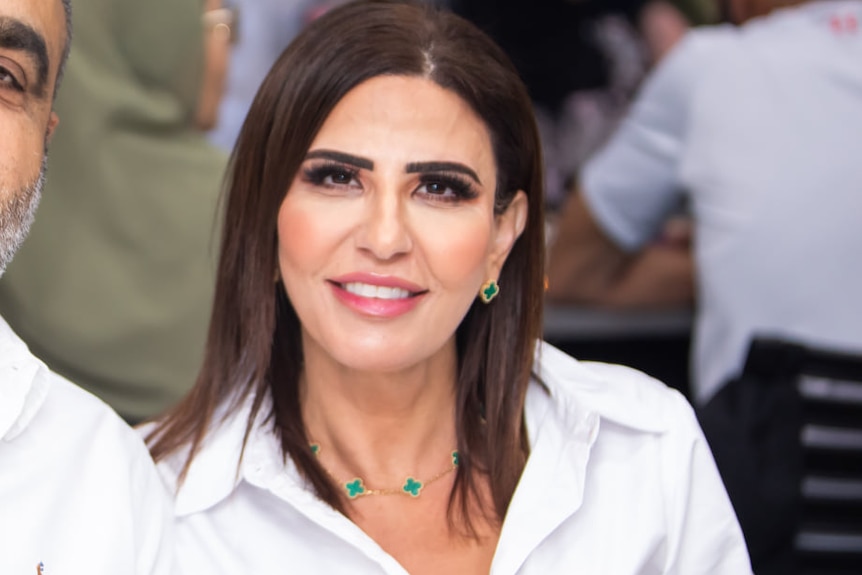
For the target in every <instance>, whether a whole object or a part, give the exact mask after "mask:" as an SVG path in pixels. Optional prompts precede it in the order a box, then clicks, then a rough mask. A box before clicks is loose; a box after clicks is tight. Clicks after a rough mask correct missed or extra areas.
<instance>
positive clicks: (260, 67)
mask: <svg viewBox="0 0 862 575" xmlns="http://www.w3.org/2000/svg"><path fill="white" fill-rule="evenodd" d="M232 4H233V5H234V6H235V7H236V8H238V10H239V13H240V14H241V15H242V17H241V18H239V22H238V23H237V25H238V33H237V41H236V44H235V45H234V49H233V50H232V51H231V55H230V66H229V69H228V75H227V81H226V86H225V93H224V98H223V99H222V103H221V109H220V112H219V121H218V125H217V126H215V128H214V129H213V130H212V132H210V134H209V139H210V141H211V142H212V143H213V144H215V145H217V146H218V147H220V148H222V149H224V150H228V151H229V150H231V149H232V148H233V146H234V143H235V142H236V138H237V135H238V134H239V130H240V128H241V127H242V122H243V120H245V115H246V114H247V113H248V109H249V106H251V101H252V100H253V99H254V95H255V94H256V93H257V89H258V87H259V86H260V83H261V82H262V81H263V79H264V77H265V76H266V73H267V72H268V71H269V69H270V67H271V66H272V64H273V62H275V60H276V58H278V55H279V54H281V52H282V51H283V50H284V49H285V47H287V45H288V43H289V42H290V41H291V40H292V39H293V37H294V36H295V35H296V34H297V33H298V32H299V31H300V30H301V29H302V27H303V26H304V25H305V23H306V22H307V21H308V19H309V18H310V17H311V16H312V15H313V13H314V11H315V10H316V9H318V8H319V7H320V6H323V5H324V2H323V1H322V0H233V2H232Z"/></svg>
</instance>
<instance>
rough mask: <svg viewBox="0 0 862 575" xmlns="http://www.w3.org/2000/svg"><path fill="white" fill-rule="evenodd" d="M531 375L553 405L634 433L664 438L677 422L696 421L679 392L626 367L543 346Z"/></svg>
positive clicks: (539, 350)
mask: <svg viewBox="0 0 862 575" xmlns="http://www.w3.org/2000/svg"><path fill="white" fill-rule="evenodd" d="M534 372H535V373H536V375H537V376H538V378H539V381H540V382H541V383H542V384H543V385H544V386H545V388H546V389H547V390H548V392H549V393H550V395H551V397H553V398H554V400H555V401H556V402H558V403H563V404H572V405H577V406H578V407H579V408H585V409H587V410H589V411H592V412H595V413H596V414H597V415H598V416H599V417H600V418H601V419H603V420H606V421H611V422H613V423H615V424H617V425H621V426H624V427H627V428H630V429H633V430H639V431H644V432H652V433H663V432H666V431H669V430H670V429H671V427H672V426H677V425H678V424H679V423H680V420H681V419H682V420H688V421H690V422H692V423H693V422H694V421H695V419H694V413H693V410H692V408H691V405H690V404H689V402H688V400H687V399H686V398H685V397H684V396H683V395H682V394H681V393H680V392H679V391H677V390H676V389H673V388H671V387H669V386H667V385H665V384H664V383H662V382H661V381H659V380H657V379H655V378H654V377H652V376H650V375H647V374H646V373H644V372H642V371H639V370H637V369H633V368H631V367H627V366H624V365H618V364H611V363H602V362H595V361H579V360H577V359H575V358H573V357H571V356H570V355H568V354H566V353H564V352H563V351H561V350H559V349H557V348H556V347H554V346H552V345H550V344H548V343H544V342H543V343H542V344H541V345H540V346H539V348H538V350H537V353H536V363H535V366H534Z"/></svg>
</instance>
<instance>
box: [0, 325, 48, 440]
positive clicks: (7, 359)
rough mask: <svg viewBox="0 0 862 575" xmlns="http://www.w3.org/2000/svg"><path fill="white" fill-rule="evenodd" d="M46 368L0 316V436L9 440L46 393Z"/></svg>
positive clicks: (25, 426)
mask: <svg viewBox="0 0 862 575" xmlns="http://www.w3.org/2000/svg"><path fill="white" fill-rule="evenodd" d="M47 373H48V368H47V367H45V364H43V363H42V362H41V361H39V360H38V359H37V358H36V357H35V356H34V355H33V354H32V353H30V350H29V349H27V346H26V344H24V342H23V341H21V339H20V338H19V337H18V336H17V335H15V332H13V331H12V328H10V327H9V325H8V324H7V323H6V322H5V320H3V318H2V317H0V438H2V440H3V441H12V440H13V439H15V438H16V437H17V436H18V435H20V434H21V433H22V432H23V431H24V430H25V429H26V428H27V426H28V425H29V424H30V421H31V420H32V419H33V417H34V416H35V415H36V413H37V412H38V411H39V408H40V407H41V406H42V403H43V402H44V401H45V397H46V396H47V394H48V377H47Z"/></svg>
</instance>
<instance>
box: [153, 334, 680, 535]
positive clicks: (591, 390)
mask: <svg viewBox="0 0 862 575" xmlns="http://www.w3.org/2000/svg"><path fill="white" fill-rule="evenodd" d="M536 359H537V362H536V365H537V366H538V367H539V369H538V374H539V377H540V379H541V381H542V383H543V384H544V386H541V385H539V384H536V383H534V384H532V385H531V386H530V389H529V390H528V394H527V400H526V408H525V416H526V426H527V432H528V435H529V439H530V445H531V448H532V452H531V455H530V461H528V463H527V467H526V468H525V470H524V477H522V480H521V483H523V484H525V485H531V484H532V485H533V486H535V484H536V483H541V482H543V481H544V479H543V478H542V477H539V476H536V477H533V474H537V473H545V472H546V465H547V464H548V462H553V465H554V466H556V470H555V471H554V473H555V474H557V476H556V479H557V480H562V481H557V480H555V481H554V483H555V484H557V485H569V486H575V487H574V488H573V489H572V490H570V491H568V492H567V494H560V497H561V498H563V499H565V500H566V501H568V504H567V505H560V500H559V499H554V501H549V502H548V503H550V505H546V508H550V509H552V510H555V511H556V512H557V515H559V520H560V521H562V519H564V518H565V517H566V516H568V515H570V514H571V513H573V512H574V511H575V510H576V509H577V508H578V507H579V506H580V503H581V500H582V496H583V485H584V481H585V479H584V478H585V475H586V466H587V462H588V459H589V452H590V449H591V447H592V445H593V443H594V442H595V440H596V437H597V435H598V433H599V427H600V421H602V420H608V421H611V422H613V423H615V424H618V425H623V426H626V427H630V428H634V429H638V430H640V431H646V432H656V433H661V432H663V431H664V430H665V428H666V422H665V421H664V420H663V419H662V417H661V414H660V411H659V410H650V409H649V406H648V405H647V409H644V408H643V407H644V403H649V401H651V399H650V398H652V397H654V396H655V395H656V394H654V393H653V394H650V393H642V389H641V386H642V385H648V384H649V383H644V380H645V379H649V380H650V382H651V383H652V385H655V383H656V382H655V381H654V380H651V379H650V378H647V377H646V376H644V375H643V374H640V372H636V371H634V370H630V369H628V368H623V367H621V366H611V365H605V364H601V365H600V364H593V365H590V364H584V363H582V362H578V361H576V360H574V359H572V358H571V357H569V356H568V355H566V354H564V353H563V352H561V351H559V350H557V349H556V348H554V347H552V346H550V345H548V344H541V345H540V347H539V349H538V351H537V354H536ZM610 378H612V379H614V380H615V381H614V385H609V384H608V380H609V379H610ZM618 380H623V381H624V385H622V386H620V385H619V381H618ZM628 380H630V381H631V383H630V384H628V383H627V382H628ZM621 387H622V390H623V392H624V393H622V394H621V393H620V389H621ZM251 404H252V398H249V399H247V400H246V401H245V402H244V403H242V404H241V407H240V408H239V409H236V410H234V412H233V413H227V414H225V415H224V416H223V417H218V418H216V419H215V420H216V422H217V423H216V424H214V425H213V427H212V428H211V430H210V431H209V432H208V433H207V436H206V438H205V440H204V443H203V445H202V446H201V449H200V450H199V452H198V454H197V455H196V456H195V459H194V461H193V462H192V465H191V466H190V468H189V472H188V474H187V475H186V478H185V481H184V483H183V486H182V487H181V488H180V489H175V491H176V492H177V498H176V507H175V510H176V513H177V515H179V516H183V515H189V514H192V513H196V512H199V511H203V510H205V509H208V508H210V507H212V506H214V505H216V504H217V503H219V502H220V501H222V500H223V499H225V498H226V497H228V496H229V495H230V494H231V493H232V492H233V491H234V489H235V488H236V486H237V485H238V484H239V483H240V481H243V480H246V481H248V482H249V483H251V484H253V485H256V486H258V487H261V488H265V489H268V490H270V491H275V492H278V493H279V494H280V495H281V496H285V495H289V496H290V499H291V502H292V503H295V504H299V505H306V504H307V505H314V506H316V505H318V504H319V502H316V501H317V500H316V498H315V497H314V495H313V494H311V493H310V492H309V490H308V486H307V485H306V484H305V481H304V479H303V478H302V477H301V476H300V474H299V472H298V471H297V469H296V467H295V465H294V464H293V462H292V461H290V460H288V461H284V460H283V457H282V453H281V446H280V443H279V440H278V438H277V436H276V434H275V433H274V431H273V430H272V429H271V425H270V424H269V423H268V422H267V417H268V415H269V413H270V411H271V405H272V404H271V400H270V399H269V398H267V400H266V401H264V403H263V405H262V406H261V409H260V411H259V412H258V415H257V419H256V421H255V424H254V427H253V431H252V433H251V434H250V435H249V440H248V444H247V445H246V448H245V451H244V452H243V445H242V444H243V438H244V437H245V430H246V425H247V422H248V418H249V414H250V413H251ZM657 407H658V405H657ZM184 461H185V453H184V452H181V453H178V454H177V455H175V456H173V457H171V458H168V459H167V460H166V461H165V462H164V465H167V466H169V467H170V468H171V470H172V473H171V475H172V476H173V477H176V475H177V474H178V473H179V470H180V469H181V468H182V464H183V463H184ZM531 462H533V463H531ZM533 469H535V471H534V470H533ZM174 487H176V486H175V485H174ZM539 491H540V493H539V494H537V493H535V491H534V489H529V490H525V493H526V494H528V495H524V496H521V497H520V499H528V500H532V499H534V498H535V497H536V496H538V495H542V498H543V499H553V497H552V496H551V493H552V490H548V489H543V490H539ZM515 495H516V496H518V491H516V494H515ZM306 500H307V501H306ZM514 501H515V499H514V498H513V502H514ZM315 502H316V503H315ZM534 504H535V502H532V503H529V504H528V505H527V506H526V507H525V512H530V511H529V510H530V509H531V508H532V509H535V507H533V505H534ZM513 509H515V510H514V511H513ZM516 512H518V511H517V509H516V508H514V507H513V508H510V511H509V515H511V514H512V513H516ZM551 522H553V520H552V521H551ZM537 536H538V534H537ZM520 546H521V545H519V547H520ZM501 547H503V546H501ZM513 547H514V545H513Z"/></svg>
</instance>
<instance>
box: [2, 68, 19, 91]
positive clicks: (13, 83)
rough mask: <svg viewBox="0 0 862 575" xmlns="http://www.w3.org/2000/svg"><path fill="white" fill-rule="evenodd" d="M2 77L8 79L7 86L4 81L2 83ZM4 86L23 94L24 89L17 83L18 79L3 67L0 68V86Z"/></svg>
mask: <svg viewBox="0 0 862 575" xmlns="http://www.w3.org/2000/svg"><path fill="white" fill-rule="evenodd" d="M4 76H5V77H6V78H8V82H9V83H8V84H6V81H4V79H3V78H4ZM4 85H7V86H9V87H10V88H12V89H13V90H15V91H17V92H23V91H24V87H23V86H22V85H21V83H20V82H19V81H18V79H17V78H16V77H15V75H14V74H12V72H10V71H9V70H7V69H6V68H4V67H3V66H0V86H4Z"/></svg>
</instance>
